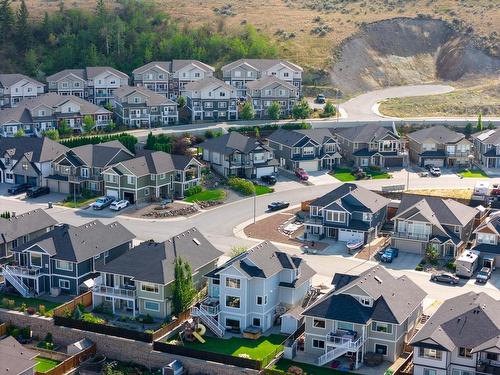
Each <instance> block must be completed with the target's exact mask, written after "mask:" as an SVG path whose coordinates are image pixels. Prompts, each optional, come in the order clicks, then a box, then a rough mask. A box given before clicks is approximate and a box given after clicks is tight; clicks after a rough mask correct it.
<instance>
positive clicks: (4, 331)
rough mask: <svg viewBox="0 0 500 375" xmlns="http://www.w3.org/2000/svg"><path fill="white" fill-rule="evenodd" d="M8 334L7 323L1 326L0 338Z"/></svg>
mask: <svg viewBox="0 0 500 375" xmlns="http://www.w3.org/2000/svg"><path fill="white" fill-rule="evenodd" d="M6 334H7V323H1V324H0V336H3V335H6Z"/></svg>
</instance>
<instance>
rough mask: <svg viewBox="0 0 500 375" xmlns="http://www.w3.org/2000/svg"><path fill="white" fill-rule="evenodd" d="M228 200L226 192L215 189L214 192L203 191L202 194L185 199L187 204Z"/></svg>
mask: <svg viewBox="0 0 500 375" xmlns="http://www.w3.org/2000/svg"><path fill="white" fill-rule="evenodd" d="M224 198H226V192H225V191H224V190H222V189H213V190H203V191H202V192H200V193H196V194H194V195H191V196H190V197H187V198H185V199H184V200H185V201H186V202H195V201H197V202H206V201H222V200H224Z"/></svg>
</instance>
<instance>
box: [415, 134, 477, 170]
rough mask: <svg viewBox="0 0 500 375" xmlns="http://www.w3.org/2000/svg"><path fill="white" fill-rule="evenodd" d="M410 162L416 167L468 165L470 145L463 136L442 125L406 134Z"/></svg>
mask: <svg viewBox="0 0 500 375" xmlns="http://www.w3.org/2000/svg"><path fill="white" fill-rule="evenodd" d="M408 140H409V152H410V160H411V161H412V162H413V163H416V164H417V165H418V166H420V167H423V166H426V165H433V166H435V167H458V166H461V165H469V164H470V160H469V155H471V152H472V150H471V149H472V143H471V142H469V141H468V140H467V139H466V138H465V135H464V134H462V133H458V132H455V131H453V130H450V129H448V128H447V127H445V126H442V125H435V126H430V127H428V128H424V129H420V130H417V131H416V132H412V133H410V134H408Z"/></svg>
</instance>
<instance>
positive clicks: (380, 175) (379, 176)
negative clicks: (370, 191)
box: [366, 170, 391, 180]
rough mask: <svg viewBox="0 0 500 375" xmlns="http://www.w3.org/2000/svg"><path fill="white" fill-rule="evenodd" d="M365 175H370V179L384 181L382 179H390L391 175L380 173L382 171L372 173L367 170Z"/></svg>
mask: <svg viewBox="0 0 500 375" xmlns="http://www.w3.org/2000/svg"><path fill="white" fill-rule="evenodd" d="M366 174H367V175H371V176H372V179H374V180H384V179H387V178H391V175H390V174H389V173H387V172H382V171H372V170H368V171H367V172H366Z"/></svg>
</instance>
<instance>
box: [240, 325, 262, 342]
mask: <svg viewBox="0 0 500 375" xmlns="http://www.w3.org/2000/svg"><path fill="white" fill-rule="evenodd" d="M260 336H262V330H261V329H260V328H259V327H253V326H251V327H248V328H246V329H244V330H243V337H244V338H246V339H252V340H257V339H258V338H260Z"/></svg>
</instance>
